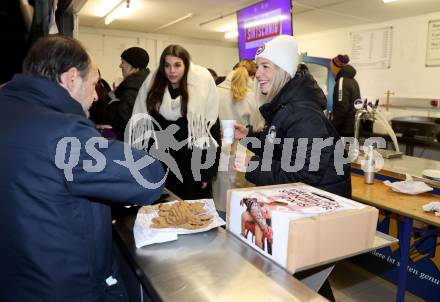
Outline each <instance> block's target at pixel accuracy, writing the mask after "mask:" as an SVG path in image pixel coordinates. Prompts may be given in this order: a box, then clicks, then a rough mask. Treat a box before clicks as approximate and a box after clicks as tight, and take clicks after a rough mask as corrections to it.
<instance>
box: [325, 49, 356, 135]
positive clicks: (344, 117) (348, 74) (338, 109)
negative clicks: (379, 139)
mask: <svg viewBox="0 0 440 302" xmlns="http://www.w3.org/2000/svg"><path fill="white" fill-rule="evenodd" d="M349 62H350V58H349V57H348V55H337V56H336V57H334V58H333V59H332V60H331V63H330V69H331V71H332V73H333V75H334V76H335V82H336V84H335V88H334V90H333V118H332V124H333V126H334V127H335V128H336V130H337V131H338V132H339V135H340V136H342V137H353V136H354V117H355V114H356V110H355V108H354V101H355V100H357V99H359V98H360V97H361V94H360V89H359V85H358V82H357V81H356V80H355V78H354V77H355V76H356V69H354V68H353V66H351V65H349V64H348V63H349Z"/></svg>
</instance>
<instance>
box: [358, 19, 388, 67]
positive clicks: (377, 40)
mask: <svg viewBox="0 0 440 302" xmlns="http://www.w3.org/2000/svg"><path fill="white" fill-rule="evenodd" d="M350 36H351V60H350V61H351V63H352V64H353V66H355V67H356V68H358V69H387V68H391V54H392V45H393V28H392V27H385V28H379V29H373V30H364V31H356V32H351V33H350Z"/></svg>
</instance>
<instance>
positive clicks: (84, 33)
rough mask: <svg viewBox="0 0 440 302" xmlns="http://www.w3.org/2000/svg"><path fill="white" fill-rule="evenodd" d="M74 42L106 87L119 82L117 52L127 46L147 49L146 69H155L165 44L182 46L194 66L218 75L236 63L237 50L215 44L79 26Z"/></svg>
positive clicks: (224, 44) (225, 45) (118, 54)
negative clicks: (85, 52)
mask: <svg viewBox="0 0 440 302" xmlns="http://www.w3.org/2000/svg"><path fill="white" fill-rule="evenodd" d="M78 39H79V40H80V41H81V42H82V43H83V44H84V46H85V47H86V48H87V49H88V51H89V52H90V53H91V55H92V57H93V58H94V59H95V60H96V62H97V64H98V66H99V68H100V71H101V75H102V77H103V78H104V79H105V80H107V82H109V84H110V85H111V84H112V83H113V82H115V83H116V84H118V83H119V82H120V81H121V80H122V74H121V70H120V68H119V67H118V66H119V64H120V62H121V53H122V52H123V51H124V50H125V49H127V48H128V47H131V46H139V47H143V48H144V49H145V50H147V52H148V54H149V55H150V64H149V67H150V69H151V68H155V67H157V64H158V61H159V58H160V54H161V53H162V51H163V49H164V48H165V47H166V46H168V45H169V44H180V45H182V46H183V47H185V48H186V49H187V50H188V51H189V53H190V54H191V58H192V61H193V62H194V63H196V64H198V65H202V66H205V67H209V68H212V69H214V70H215V71H216V72H217V74H219V75H226V74H227V73H228V72H229V71H230V70H231V69H232V67H233V66H234V65H235V64H236V63H237V62H238V48H237V47H236V46H231V45H230V44H227V43H221V42H217V41H209V40H198V39H188V38H181V37H174V36H167V35H156V34H147V33H141V32H133V31H121V30H106V29H99V28H92V27H81V26H80V27H79V34H78Z"/></svg>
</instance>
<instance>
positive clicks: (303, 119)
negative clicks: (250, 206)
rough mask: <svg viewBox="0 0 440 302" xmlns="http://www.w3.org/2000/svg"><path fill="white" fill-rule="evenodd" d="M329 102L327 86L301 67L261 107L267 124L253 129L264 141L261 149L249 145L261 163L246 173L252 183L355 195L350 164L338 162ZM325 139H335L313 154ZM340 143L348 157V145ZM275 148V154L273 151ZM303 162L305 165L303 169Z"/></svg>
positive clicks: (255, 157) (340, 151) (254, 160)
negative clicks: (294, 185)
mask: <svg viewBox="0 0 440 302" xmlns="http://www.w3.org/2000/svg"><path fill="white" fill-rule="evenodd" d="M323 100H325V95H324V93H323V92H322V90H321V88H319V86H318V84H317V83H316V81H315V80H314V78H313V77H312V76H311V74H310V73H309V72H308V70H307V69H305V68H303V67H302V66H300V67H299V69H298V71H297V73H296V75H295V77H294V78H293V79H292V80H290V81H289V82H288V83H287V84H286V85H285V86H284V87H283V88H282V89H281V91H280V92H279V93H278V95H277V96H275V98H274V99H273V100H272V102H270V103H267V104H264V105H263V106H261V107H260V111H261V114H262V115H263V117H264V119H265V121H266V125H265V127H264V129H263V131H262V132H258V133H255V132H252V131H250V133H249V135H248V137H250V138H257V139H258V140H259V142H260V143H261V148H250V146H248V148H249V149H250V150H251V151H253V152H254V153H255V154H256V155H255V156H253V157H252V159H251V161H253V162H254V163H257V164H258V167H257V168H256V169H255V170H253V171H250V172H247V173H246V179H247V180H248V181H250V182H252V183H254V184H256V185H258V186H263V185H275V184H284V183H292V182H303V183H306V184H308V185H311V186H314V187H317V188H320V189H323V190H326V191H329V192H331V193H335V194H338V195H341V196H344V197H348V198H350V197H351V180H350V166H349V165H348V164H342V163H341V162H339V163H338V162H335V148H336V142H337V141H338V140H339V139H340V137H339V135H338V133H337V131H336V130H335V129H334V127H333V126H332V125H331V123H330V122H329V121H328V120H327V118H326V117H325V116H324V114H323V112H322V110H321V104H322V102H323ZM320 139H321V140H326V139H329V140H330V141H331V142H330V143H329V144H328V146H326V147H324V148H322V150H321V152H320V153H317V152H313V153H312V146H313V140H320ZM276 140H279V142H276ZM315 147H317V144H315ZM339 147H340V148H339V153H341V155H340V156H342V154H343V152H344V151H343V146H342V144H340V145H339ZM271 148H273V156H272V157H271V154H270V152H268V150H270V149H271ZM265 149H266V151H264V150H265ZM283 150H284V151H283ZM289 150H291V152H288V151H289ZM263 151H264V152H263ZM283 152H285V153H286V154H285V155H283ZM318 152H319V150H318ZM263 153H266V154H264V156H263ZM337 158H338V157H337ZM296 161H298V163H296ZM301 162H303V165H299V168H297V167H296V166H297V165H298V164H299V163H301ZM254 163H251V164H250V165H253V164H254ZM265 164H266V165H267V166H266V167H265ZM337 168H338V171H339V174H340V175H338V173H337Z"/></svg>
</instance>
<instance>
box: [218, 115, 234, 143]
mask: <svg viewBox="0 0 440 302" xmlns="http://www.w3.org/2000/svg"><path fill="white" fill-rule="evenodd" d="M221 124H222V129H223V144H229V145H230V144H232V143H233V142H234V132H235V129H234V125H235V120H221Z"/></svg>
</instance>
